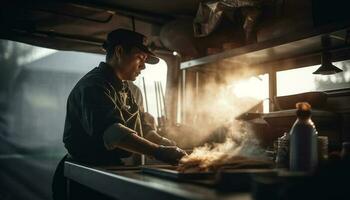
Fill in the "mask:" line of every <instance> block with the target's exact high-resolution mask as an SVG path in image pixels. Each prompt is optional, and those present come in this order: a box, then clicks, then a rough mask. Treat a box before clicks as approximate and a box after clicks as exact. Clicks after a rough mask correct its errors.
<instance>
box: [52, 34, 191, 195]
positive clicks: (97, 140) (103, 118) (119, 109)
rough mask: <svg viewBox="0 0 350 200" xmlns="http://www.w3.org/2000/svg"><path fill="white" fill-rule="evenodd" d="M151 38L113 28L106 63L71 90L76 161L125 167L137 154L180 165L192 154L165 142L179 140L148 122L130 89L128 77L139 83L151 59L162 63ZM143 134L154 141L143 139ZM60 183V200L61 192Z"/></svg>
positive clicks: (68, 124)
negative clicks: (150, 45)
mask: <svg viewBox="0 0 350 200" xmlns="http://www.w3.org/2000/svg"><path fill="white" fill-rule="evenodd" d="M145 42H146V37H145V36H144V35H142V34H139V33H136V32H133V31H129V30H125V29H117V30H114V31H112V32H111V33H109V34H108V36H107V40H106V42H105V43H104V44H103V48H104V49H105V50H106V52H107V55H106V62H101V63H100V65H99V66H98V67H96V68H94V69H93V70H91V71H90V72H88V73H87V74H86V75H85V76H84V77H83V78H81V79H80V80H79V81H78V83H77V84H76V85H75V87H74V88H73V90H72V91H71V93H70V95H69V97H68V101H67V115H66V121H65V128H64V135H63V142H64V144H65V147H66V149H67V150H68V153H69V157H71V159H73V160H75V161H78V162H81V163H85V164H92V165H122V164H123V163H122V161H121V158H125V157H129V156H131V154H132V153H137V154H144V155H146V156H150V157H153V158H155V159H157V160H160V161H163V162H166V163H169V164H177V163H178V161H179V160H180V159H181V158H182V157H183V156H184V155H186V152H185V151H183V150H181V149H180V148H178V147H176V146H164V145H160V144H169V145H172V144H173V143H172V142H171V141H170V140H164V139H163V138H162V137H160V136H159V135H158V134H157V133H156V132H155V130H154V128H153V127H152V126H150V125H149V124H147V123H142V116H141V112H140V110H139V106H138V105H137V103H136V102H135V99H134V97H133V96H132V94H131V91H130V89H129V87H128V84H127V81H134V80H135V79H136V77H137V76H138V75H139V74H140V73H141V71H142V70H143V69H145V63H149V64H156V63H158V61H159V59H158V58H157V57H155V55H154V54H153V53H152V52H151V51H150V50H149V49H148V48H147V46H146V44H145ZM143 133H145V136H148V137H146V138H149V140H148V139H145V138H144V137H142V135H143ZM164 141H166V142H164ZM60 165H61V168H60V166H58V169H57V170H56V173H55V178H57V176H59V175H57V174H60V173H61V174H62V172H63V169H62V168H63V161H62V162H61V164H60ZM58 171H59V172H58ZM56 182H57V181H56ZM56 182H55V180H54V183H53V190H54V199H55V194H57V193H59V191H57V185H58V184H57V183H56ZM55 186H56V189H55ZM85 196H86V195H85ZM56 199H57V198H56Z"/></svg>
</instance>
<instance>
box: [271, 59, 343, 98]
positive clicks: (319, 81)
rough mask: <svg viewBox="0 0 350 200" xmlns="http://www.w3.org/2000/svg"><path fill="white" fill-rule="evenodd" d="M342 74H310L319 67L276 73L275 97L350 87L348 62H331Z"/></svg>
mask: <svg viewBox="0 0 350 200" xmlns="http://www.w3.org/2000/svg"><path fill="white" fill-rule="evenodd" d="M333 64H334V65H335V66H337V67H338V68H340V69H342V70H343V72H341V73H338V74H334V75H315V74H312V72H314V71H315V70H316V69H318V67H319V66H320V65H314V66H309V67H303V68H299V69H291V70H285V71H280V72H277V75H276V76H277V96H285V95H291V94H297V93H303V92H310V91H324V90H333V89H342V88H349V87H350V60H346V61H340V62H333Z"/></svg>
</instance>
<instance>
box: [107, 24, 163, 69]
mask: <svg viewBox="0 0 350 200" xmlns="http://www.w3.org/2000/svg"><path fill="white" fill-rule="evenodd" d="M117 45H127V46H131V47H136V48H138V49H140V50H141V51H143V52H145V53H147V54H148V57H147V60H146V63H148V64H157V63H158V62H159V58H157V57H156V55H155V54H154V53H153V52H152V51H151V50H150V49H149V47H148V40H147V37H146V36H144V35H142V34H141V33H138V32H135V31H131V30H127V29H122V28H119V29H116V30H114V31H112V32H110V33H108V35H107V40H106V41H105V42H104V43H103V45H102V47H103V49H105V50H106V51H108V50H109V49H112V48H114V47H115V46H117Z"/></svg>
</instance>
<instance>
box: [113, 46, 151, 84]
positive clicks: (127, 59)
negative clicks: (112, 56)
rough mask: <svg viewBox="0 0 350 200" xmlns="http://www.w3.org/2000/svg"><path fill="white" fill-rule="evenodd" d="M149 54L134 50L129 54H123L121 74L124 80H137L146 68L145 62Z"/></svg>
mask: <svg viewBox="0 0 350 200" xmlns="http://www.w3.org/2000/svg"><path fill="white" fill-rule="evenodd" d="M147 56H148V54H147V53H145V52H143V51H141V50H139V49H137V48H133V49H132V50H131V51H130V52H129V53H123V54H122V55H121V63H120V74H121V75H122V77H123V80H130V81H134V80H136V77H137V76H138V75H140V73H141V70H144V69H145V68H146V66H145V61H146V59H147Z"/></svg>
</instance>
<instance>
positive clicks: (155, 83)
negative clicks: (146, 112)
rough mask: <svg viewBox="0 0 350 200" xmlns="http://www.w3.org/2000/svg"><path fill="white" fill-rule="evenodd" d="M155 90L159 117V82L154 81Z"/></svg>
mask: <svg viewBox="0 0 350 200" xmlns="http://www.w3.org/2000/svg"><path fill="white" fill-rule="evenodd" d="M154 90H155V92H156V105H157V117H159V116H160V115H159V107H158V105H159V103H158V90H157V82H154Z"/></svg>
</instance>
